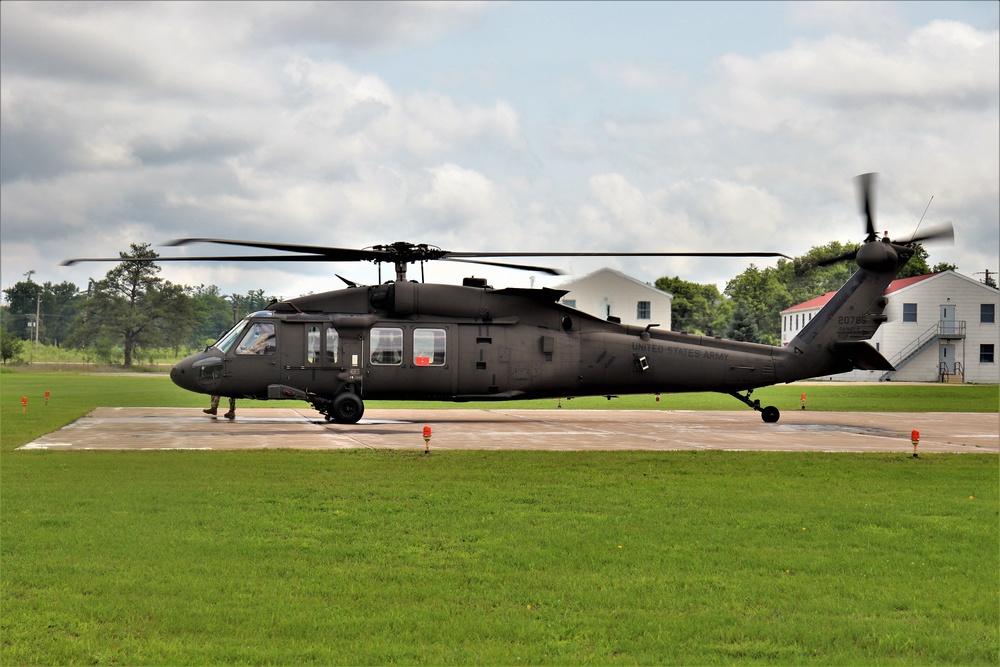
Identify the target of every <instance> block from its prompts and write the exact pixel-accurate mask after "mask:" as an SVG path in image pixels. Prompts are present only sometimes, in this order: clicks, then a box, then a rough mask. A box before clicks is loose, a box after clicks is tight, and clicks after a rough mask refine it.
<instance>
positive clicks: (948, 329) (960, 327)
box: [879, 320, 965, 382]
mask: <svg viewBox="0 0 1000 667" xmlns="http://www.w3.org/2000/svg"><path fill="white" fill-rule="evenodd" d="M956 338H965V321H964V320H961V321H954V320H940V321H938V322H937V323H935V324H934V325H932V326H931V327H930V328H929V329H927V331H924V332H923V333H921V334H920V335H919V336H917V337H916V338H914V339H913V342H911V343H910V344H909V345H907V346H906V347H904V348H903V349H902V350H900V351H899V353H898V354H896V356H894V357H893V358H892V359H890V360H889V363H890V364H892V367H893V369H894V370H891V371H887V372H886V373H884V374H883V375H882V377H880V378H879V382H885V381H886V380H891V379H892V377H893V376H894V375H895V374H896V371H898V370H899V369H900V368H902V367H903V366H905V365H906V364H908V363H909V362H910V361H912V360H913V359H916V358H917V357H918V356H919V355H920V354H921V353H922V352H923V351H924V350H926V349H927V348H929V347H930V346H931V345H933V344H935V343H936V342H938V341H939V340H954V339H956ZM938 375H939V377H940V378H941V382H965V369H964V368H963V367H962V364H961V363H959V362H957V361H956V362H955V372H954V373H949V372H948V367H947V364H944V363H942V364H940V366H939V368H938ZM956 378H957V379H956Z"/></svg>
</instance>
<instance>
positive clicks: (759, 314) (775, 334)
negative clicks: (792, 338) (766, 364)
mask: <svg viewBox="0 0 1000 667" xmlns="http://www.w3.org/2000/svg"><path fill="white" fill-rule="evenodd" d="M858 247H859V246H858V244H842V243H839V242H837V241H832V242H830V243H827V244H826V245H822V246H816V247H813V248H812V249H810V250H809V251H808V252H807V253H805V254H804V255H802V256H800V257H796V258H794V259H792V260H786V259H779V260H778V263H777V266H774V267H768V268H764V269H761V268H758V267H757V266H755V265H754V264H751V265H750V267H749V268H748V269H747V270H746V271H744V272H743V273H741V274H740V275H738V276H736V277H735V278H733V279H732V280H730V281H729V282H728V283H726V287H725V289H724V290H723V291H722V292H719V289H718V288H717V287H716V286H715V285H713V284H707V285H706V284H699V283H692V282H688V281H686V280H682V279H681V278H680V277H677V276H675V277H673V278H666V277H664V278H660V279H659V280H657V281H656V283H655V286H656V288H657V289H661V290H663V291H664V292H669V293H670V294H672V295H673V296H674V299H673V306H672V309H671V318H672V320H671V321H672V328H673V329H674V330H675V331H688V332H690V333H697V334H702V335H706V336H714V335H722V336H725V337H727V338H733V339H735V340H745V341H750V342H755V343H766V344H768V345H780V344H781V318H780V317H779V313H780V312H781V311H782V310H785V309H786V308H789V307H790V306H794V305H795V304H797V303H802V302H803V301H808V300H809V299H812V298H815V297H817V296H820V295H822V294H826V293H827V292H832V291H834V290H838V289H840V288H841V287H842V286H843V284H844V283H846V282H847V279H848V278H850V277H851V274H852V273H853V272H854V271H855V269H856V268H857V266H856V265H855V264H854V262H852V261H843V262H837V263H835V264H830V265H828V266H823V265H822V264H821V263H822V262H823V261H824V260H827V259H832V258H834V257H840V256H841V255H844V254H846V253H849V252H853V251H855V250H857V249H858ZM915 249H916V252H915V253H914V255H913V257H912V258H911V259H910V261H909V262H907V264H906V266H904V267H903V270H902V271H900V273H899V276H897V277H898V278H909V277H911V276H922V275H924V274H927V273H936V272H938V271H947V270H949V269H950V270H955V269H957V268H958V267H957V266H956V265H954V264H949V263H946V262H940V263H938V264H935V265H934V266H933V268H932V267H931V266H929V265H928V263H927V259H928V255H927V251H926V250H925V249H924V248H923V247H922V246H920V245H919V244H917V245H916V248H915Z"/></svg>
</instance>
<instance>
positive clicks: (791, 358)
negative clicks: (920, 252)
mask: <svg viewBox="0 0 1000 667" xmlns="http://www.w3.org/2000/svg"><path fill="white" fill-rule="evenodd" d="M869 248H871V250H869ZM912 256H913V249H912V248H909V247H906V246H901V245H896V244H894V243H881V242H875V243H868V244H865V245H864V246H863V247H862V248H861V250H860V251H859V252H858V256H857V262H858V266H859V268H858V270H857V271H856V272H855V273H854V275H852V276H851V278H850V280H848V281H847V282H846V283H845V284H844V286H843V287H841V288H840V290H839V291H837V293H836V294H834V295H833V298H832V299H830V301H829V302H828V303H827V304H826V305H825V306H824V307H823V308H822V309H821V310H820V311H819V313H817V314H816V316H815V317H813V318H812V319H811V320H810V321H809V323H808V324H806V326H805V327H804V328H803V329H802V331H800V332H799V333H798V335H797V336H795V338H793V339H792V340H791V342H789V343H788V347H786V348H783V350H782V353H783V354H782V357H784V358H783V359H782V362H783V363H781V364H780V365H781V366H782V367H783V368H784V371H785V372H783V373H781V377H782V379H783V380H784V381H786V382H790V381H792V380H798V379H803V378H809V377H816V376H820V375H831V374H836V373H846V372H848V371H851V370H854V369H856V368H857V369H862V370H886V371H888V370H893V367H892V364H890V363H889V361H888V360H887V359H886V358H885V357H883V356H882V355H881V354H880V353H879V352H878V351H877V350H876V349H875V348H874V347H872V346H871V344H869V343H867V342H865V341H867V340H869V339H870V338H871V337H872V336H873V335H875V332H876V331H877V330H878V328H879V326H880V325H881V324H882V323H883V322H885V321H886V316H885V315H884V314H883V311H884V310H885V305H886V303H887V302H888V300H887V299H886V297H885V290H886V288H887V287H888V286H889V283H890V282H892V280H893V279H894V278H895V277H896V276H897V275H898V274H899V271H900V269H902V268H903V266H904V265H905V264H906V262H907V261H908V260H909V259H910V257H912Z"/></svg>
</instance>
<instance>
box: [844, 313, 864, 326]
mask: <svg viewBox="0 0 1000 667" xmlns="http://www.w3.org/2000/svg"><path fill="white" fill-rule="evenodd" d="M837 324H868V318H867V317H866V316H864V315H841V316H840V317H838V318H837Z"/></svg>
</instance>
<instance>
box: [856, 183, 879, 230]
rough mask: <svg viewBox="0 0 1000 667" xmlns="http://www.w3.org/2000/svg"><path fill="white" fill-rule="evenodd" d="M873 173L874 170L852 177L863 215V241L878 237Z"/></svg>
mask: <svg viewBox="0 0 1000 667" xmlns="http://www.w3.org/2000/svg"><path fill="white" fill-rule="evenodd" d="M875 175H876V172H870V173H867V174H861V175H860V176H858V177H857V178H855V179H854V180H855V182H856V183H857V187H858V204H859V206H860V208H861V212H862V213H863V214H864V216H865V231H866V232H867V236H865V243H868V242H869V241H874V240H875V239H876V238H877V237H878V234H877V233H876V232H875Z"/></svg>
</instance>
